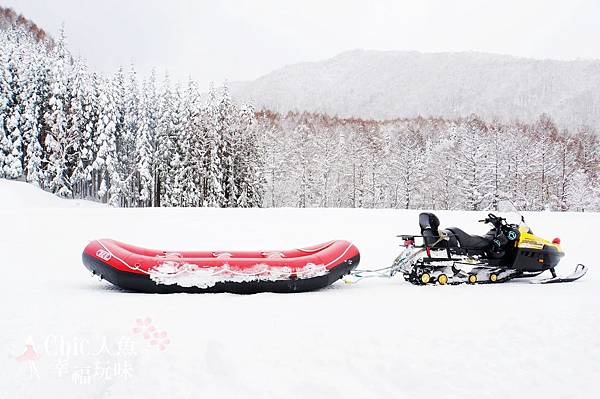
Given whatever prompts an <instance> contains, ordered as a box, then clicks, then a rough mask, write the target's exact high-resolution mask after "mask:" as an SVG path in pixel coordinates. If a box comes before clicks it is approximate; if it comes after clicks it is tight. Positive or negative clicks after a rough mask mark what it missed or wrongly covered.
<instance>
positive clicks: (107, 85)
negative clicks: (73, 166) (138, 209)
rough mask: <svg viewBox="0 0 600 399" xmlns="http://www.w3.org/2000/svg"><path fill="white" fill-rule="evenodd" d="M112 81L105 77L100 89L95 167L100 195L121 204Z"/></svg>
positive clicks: (115, 113)
mask: <svg viewBox="0 0 600 399" xmlns="http://www.w3.org/2000/svg"><path fill="white" fill-rule="evenodd" d="M114 96H115V93H114V88H113V85H112V82H111V81H110V80H108V79H104V80H103V81H102V84H101V86H100V90H99V97H98V102H99V117H98V124H97V126H96V136H97V139H96V144H97V146H98V152H97V154H96V159H95V160H94V164H95V165H94V167H95V169H96V170H98V172H99V176H100V188H99V190H98V196H99V197H100V198H101V199H102V200H103V201H104V202H108V204H110V205H111V206H119V205H121V193H122V178H121V176H120V174H119V170H118V167H117V163H118V155H117V145H116V126H117V121H116V119H117V115H118V114H117V110H116V103H115V99H114Z"/></svg>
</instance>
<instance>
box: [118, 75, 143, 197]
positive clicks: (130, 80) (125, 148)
mask: <svg viewBox="0 0 600 399" xmlns="http://www.w3.org/2000/svg"><path fill="white" fill-rule="evenodd" d="M139 90H140V89H139V86H138V81H137V75H136V72H135V68H134V66H133V65H131V66H130V67H129V72H128V74H127V78H126V81H125V83H124V92H123V93H122V95H123V96H124V98H123V109H122V115H123V128H122V134H121V135H120V138H121V142H120V143H119V145H118V146H117V150H118V152H119V163H120V164H121V165H122V171H123V176H124V182H123V189H124V195H125V202H126V204H125V205H126V206H132V205H137V204H138V202H139V190H138V189H137V187H138V185H139V183H138V182H137V181H136V180H137V179H139V176H138V173H137V172H138V171H137V167H136V166H137V165H136V157H135V156H132V154H135V153H136V134H137V132H138V130H139V126H140V117H141V115H140V93H139Z"/></svg>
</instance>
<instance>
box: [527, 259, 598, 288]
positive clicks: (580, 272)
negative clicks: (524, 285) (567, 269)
mask: <svg viewBox="0 0 600 399" xmlns="http://www.w3.org/2000/svg"><path fill="white" fill-rule="evenodd" d="M587 271H588V268H587V267H586V266H585V265H582V264H581V263H580V264H578V265H577V266H576V267H575V270H573V272H572V273H571V274H569V275H567V276H552V277H548V278H543V279H537V280H531V283H533V284H552V283H570V282H573V281H575V280H579V279H580V278H582V277H583V276H585V274H586V273H587Z"/></svg>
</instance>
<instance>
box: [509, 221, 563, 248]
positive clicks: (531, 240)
mask: <svg viewBox="0 0 600 399" xmlns="http://www.w3.org/2000/svg"><path fill="white" fill-rule="evenodd" d="M529 231H530V230H529V228H528V227H526V226H519V233H520V235H519V241H518V242H517V247H519V248H524V249H540V250H541V249H543V248H544V246H549V247H554V248H555V249H556V250H557V251H558V252H562V249H561V248H560V245H558V244H555V243H553V242H552V241H548V240H545V239H543V238H542V237H538V236H536V235H535V234H531V233H530V232H529Z"/></svg>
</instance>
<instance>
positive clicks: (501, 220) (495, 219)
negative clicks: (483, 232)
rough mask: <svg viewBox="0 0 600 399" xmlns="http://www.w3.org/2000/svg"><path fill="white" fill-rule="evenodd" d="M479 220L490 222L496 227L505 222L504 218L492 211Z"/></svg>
mask: <svg viewBox="0 0 600 399" xmlns="http://www.w3.org/2000/svg"><path fill="white" fill-rule="evenodd" d="M479 222H481V223H486V224H487V223H490V224H493V225H494V226H496V227H499V226H502V225H503V224H506V218H503V217H499V216H496V215H494V214H493V213H488V217H487V218H485V219H482V220H480V221H479Z"/></svg>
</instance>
